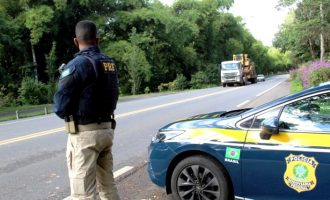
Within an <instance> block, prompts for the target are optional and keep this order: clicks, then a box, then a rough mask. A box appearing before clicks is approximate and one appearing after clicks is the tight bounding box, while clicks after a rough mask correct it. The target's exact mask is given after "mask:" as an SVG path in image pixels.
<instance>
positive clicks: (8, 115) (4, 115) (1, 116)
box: [0, 105, 53, 121]
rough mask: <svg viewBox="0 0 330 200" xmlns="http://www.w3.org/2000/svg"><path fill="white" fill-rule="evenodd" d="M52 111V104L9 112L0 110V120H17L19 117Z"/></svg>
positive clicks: (45, 113) (46, 113)
mask: <svg viewBox="0 0 330 200" xmlns="http://www.w3.org/2000/svg"><path fill="white" fill-rule="evenodd" d="M50 113H53V109H52V105H49V106H42V107H35V108H29V109H23V110H16V111H10V112H0V121H7V120H15V119H16V120H18V119H21V118H27V117H33V116H38V115H48V114H50Z"/></svg>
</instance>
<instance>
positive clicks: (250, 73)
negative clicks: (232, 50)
mask: <svg viewBox="0 0 330 200" xmlns="http://www.w3.org/2000/svg"><path fill="white" fill-rule="evenodd" d="M233 60H235V61H240V62H241V64H242V66H243V78H244V80H245V81H247V80H248V81H250V82H251V83H256V82H257V74H256V69H255V66H254V64H253V63H252V62H250V59H249V58H248V54H235V55H233Z"/></svg>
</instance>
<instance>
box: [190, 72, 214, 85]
mask: <svg viewBox="0 0 330 200" xmlns="http://www.w3.org/2000/svg"><path fill="white" fill-rule="evenodd" d="M190 84H191V88H193V89H200V88H203V87H205V86H207V85H209V84H210V82H209V78H208V76H207V74H206V73H205V72H203V71H199V72H197V73H196V74H193V75H192V77H191V81H190Z"/></svg>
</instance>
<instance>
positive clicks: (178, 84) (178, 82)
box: [168, 74, 188, 91]
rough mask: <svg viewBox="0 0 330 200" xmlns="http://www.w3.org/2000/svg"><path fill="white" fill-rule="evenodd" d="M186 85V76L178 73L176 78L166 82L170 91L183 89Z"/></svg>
mask: <svg viewBox="0 0 330 200" xmlns="http://www.w3.org/2000/svg"><path fill="white" fill-rule="evenodd" d="M187 86H188V82H187V78H186V77H185V76H183V74H178V75H177V76H176V79H175V80H174V81H172V82H170V83H169V84H168V88H169V90H171V91H174V90H184V89H186V88H187Z"/></svg>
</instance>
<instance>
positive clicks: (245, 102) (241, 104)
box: [236, 100, 250, 108]
mask: <svg viewBox="0 0 330 200" xmlns="http://www.w3.org/2000/svg"><path fill="white" fill-rule="evenodd" d="M249 102H250V100H246V101H244V102H242V103H240V104H238V105H237V106H236V107H237V108H239V107H241V106H243V105H244V104H247V103H249Z"/></svg>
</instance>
